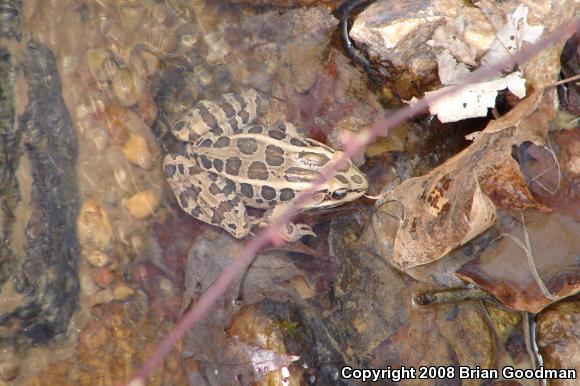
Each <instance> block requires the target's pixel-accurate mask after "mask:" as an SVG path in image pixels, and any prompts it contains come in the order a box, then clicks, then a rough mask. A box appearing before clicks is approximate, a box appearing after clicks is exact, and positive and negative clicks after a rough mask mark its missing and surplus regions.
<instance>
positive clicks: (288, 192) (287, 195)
mask: <svg viewBox="0 0 580 386" xmlns="http://www.w3.org/2000/svg"><path fill="white" fill-rule="evenodd" d="M293 198H294V191H293V190H292V189H288V188H284V189H282V190H280V200H281V201H290V200H291V199H293Z"/></svg>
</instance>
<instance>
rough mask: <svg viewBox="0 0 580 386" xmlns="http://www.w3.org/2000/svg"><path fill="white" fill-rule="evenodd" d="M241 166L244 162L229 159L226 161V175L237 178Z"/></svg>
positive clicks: (233, 158) (234, 158)
mask: <svg viewBox="0 0 580 386" xmlns="http://www.w3.org/2000/svg"><path fill="white" fill-rule="evenodd" d="M240 166H242V160H240V159H239V158H236V157H232V158H228V160H227V161H226V173H228V174H229V175H232V176H237V175H238V174H239V173H240Z"/></svg>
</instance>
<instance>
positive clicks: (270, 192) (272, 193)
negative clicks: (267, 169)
mask: <svg viewBox="0 0 580 386" xmlns="http://www.w3.org/2000/svg"><path fill="white" fill-rule="evenodd" d="M262 197H264V200H266V201H270V200H273V199H274V198H276V190H274V188H273V187H271V186H268V185H263V186H262Z"/></svg>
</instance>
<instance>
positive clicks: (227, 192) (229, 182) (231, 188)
mask: <svg viewBox="0 0 580 386" xmlns="http://www.w3.org/2000/svg"><path fill="white" fill-rule="evenodd" d="M225 182H226V186H224V188H223V189H222V193H223V194H225V195H226V196H229V195H230V194H232V192H233V191H234V190H235V189H236V184H235V183H234V181H232V180H230V179H227V178H226V179H225Z"/></svg>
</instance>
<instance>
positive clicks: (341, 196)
mask: <svg viewBox="0 0 580 386" xmlns="http://www.w3.org/2000/svg"><path fill="white" fill-rule="evenodd" d="M368 187H369V184H368V182H367V179H366V177H365V175H364V174H363V173H362V172H361V171H360V170H359V169H358V168H357V167H356V166H354V164H353V163H352V162H351V161H350V160H349V161H348V162H347V163H346V165H345V166H344V167H342V168H340V169H339V170H338V172H337V173H336V174H335V175H334V177H332V178H330V179H329V180H328V181H327V182H326V184H324V188H325V194H324V197H323V198H322V201H321V202H320V203H319V204H318V205H317V206H318V207H319V208H333V207H335V206H338V205H342V204H345V203H347V202H350V201H354V200H356V199H357V198H359V197H361V196H362V195H363V194H365V193H366V191H367V189H368Z"/></svg>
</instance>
